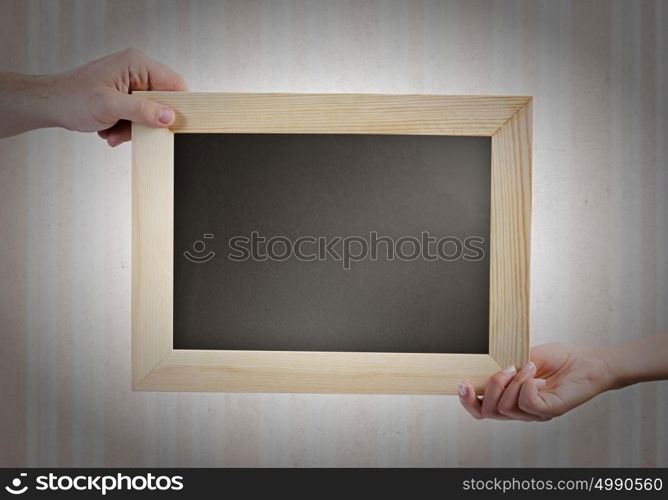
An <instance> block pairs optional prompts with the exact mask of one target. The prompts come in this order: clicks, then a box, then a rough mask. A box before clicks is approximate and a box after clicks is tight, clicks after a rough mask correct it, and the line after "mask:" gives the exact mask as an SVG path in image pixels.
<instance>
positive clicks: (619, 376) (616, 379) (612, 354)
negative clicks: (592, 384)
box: [600, 345, 634, 390]
mask: <svg viewBox="0 0 668 500" xmlns="http://www.w3.org/2000/svg"><path fill="white" fill-rule="evenodd" d="M626 351H627V349H625V346H624V345H612V346H606V347H603V348H601V349H600V356H601V358H602V359H603V361H604V362H605V364H606V366H607V370H608V376H607V380H606V386H607V390H614V389H622V388H624V387H626V386H628V385H631V384H633V383H634V381H633V380H632V379H631V377H629V371H628V370H627V369H626V365H627V364H628V361H627V357H628V356H627V352H626Z"/></svg>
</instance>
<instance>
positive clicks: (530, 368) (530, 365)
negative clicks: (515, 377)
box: [522, 361, 536, 373]
mask: <svg viewBox="0 0 668 500" xmlns="http://www.w3.org/2000/svg"><path fill="white" fill-rule="evenodd" d="M535 369H536V365H534V364H533V361H529V362H528V363H527V364H526V365H525V366H524V368H522V371H523V372H524V373H530V372H532V371H534V370H535Z"/></svg>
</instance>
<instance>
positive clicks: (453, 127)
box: [132, 92, 531, 394]
mask: <svg viewBox="0 0 668 500" xmlns="http://www.w3.org/2000/svg"><path fill="white" fill-rule="evenodd" d="M142 95H144V96H147V97H151V98H156V99H158V100H160V99H162V100H161V101H160V102H162V103H164V104H169V105H172V106H174V107H175V108H176V109H177V115H178V116H179V117H180V124H179V123H177V124H175V125H174V126H173V127H172V130H173V131H176V132H178V133H184V132H202V131H205V132H208V133H221V132H230V133H239V132H248V131H254V132H259V131H262V132H265V133H281V132H283V133H284V132H298V131H303V130H309V131H310V132H312V133H331V132H332V131H334V130H336V131H338V132H345V133H349V132H350V131H355V132H356V133H384V134H396V133H408V132H407V131H410V133H413V134H417V133H427V131H430V133H432V134H435V133H439V134H452V133H455V134H457V133H463V132H465V131H467V130H469V129H470V127H474V128H475V129H476V130H478V131H480V130H488V131H490V133H496V135H495V136H494V138H493V139H492V159H493V161H492V167H491V168H492V186H491V191H492V204H491V206H492V217H491V229H490V239H491V242H490V248H491V257H490V263H491V266H490V272H491V274H492V276H496V278H495V279H494V280H491V283H490V330H489V344H490V354H491V358H490V356H487V355H485V356H484V357H480V356H477V357H475V356H474V357H471V356H468V355H462V354H442V355H434V354H411V355H408V354H404V355H392V354H382V355H381V354H379V353H329V352H304V353H286V352H279V351H274V352H264V353H258V352H255V351H212V353H213V354H212V353H209V354H206V355H204V354H200V355H199V356H193V354H192V353H190V352H189V351H182V350H175V351H169V352H170V354H169V360H167V359H166V358H165V356H166V354H167V351H166V348H170V347H171V346H172V345H173V329H172V324H173V309H172V307H173V261H172V258H173V251H170V252H168V251H166V250H165V247H166V246H167V247H169V248H170V249H171V248H172V247H173V234H174V230H173V219H174V217H173V210H174V203H173V193H174V186H173V179H174V161H173V145H174V142H173V134H172V132H170V131H166V130H159V131H151V130H147V129H146V128H143V127H138V126H135V127H134V130H135V132H136V133H135V135H134V137H133V148H134V149H135V150H136V153H135V155H134V157H133V175H134V183H133V207H134V218H133V224H134V227H133V235H134V237H135V244H134V245H133V287H137V290H136V291H134V292H133V345H132V348H133V387H134V388H135V389H138V390H173V391H222V392H244V391H245V392H249V391H257V392H323V393H329V392H337V393H387V394H456V393H457V383H458V382H459V381H461V380H468V381H471V383H474V384H475V387H476V388H477V389H482V387H483V384H484V382H485V381H486V380H487V379H488V378H489V377H490V376H491V375H492V374H493V373H494V372H495V371H498V370H499V366H500V364H501V365H502V366H505V364H510V363H513V364H517V365H521V364H523V363H525V362H526V359H527V356H528V345H529V343H528V334H529V330H528V326H529V323H528V321H529V317H528V300H529V296H528V279H529V268H528V262H529V261H528V256H529V254H528V248H529V247H528V245H529V234H528V233H526V232H525V231H526V230H527V229H528V228H527V226H526V224H527V221H529V222H530V210H531V195H530V193H531V178H530V171H531V165H530V157H531V124H530V104H527V102H529V101H528V99H529V98H527V97H494V98H472V97H471V96H417V95H410V96H399V95H394V96H378V95H359V94H356V95H324V94H321V95H299V94H294V95H293V94H267V95H264V94H218V93H212V94H201V93H199V94H198V93H187V92H186V93H178V94H173V93H149V92H144V93H142ZM426 103H428V104H429V106H426ZM518 103H521V104H523V107H519V108H518V107H517V105H518ZM246 107H248V109H246ZM203 110H204V112H205V113H206V114H203ZM341 110H344V111H345V112H343V113H341ZM351 110H354V112H353V111H351ZM360 110H363V111H364V112H363V113H360ZM502 112H505V113H506V114H505V115H502V114H501V113H502ZM242 116H243V119H242V118H241V117H242ZM527 116H528V117H529V118H528V120H529V121H528V122H527ZM370 117H371V118H370ZM455 117H457V118H459V119H461V120H463V122H462V123H457V122H456V121H455ZM314 118H315V120H314ZM490 123H494V124H495V126H496V127H497V128H495V129H489V128H487V127H488V126H489V124H490ZM203 124H206V128H202V127H203ZM302 127H306V128H305V129H303V128H302ZM499 134H500V135H499ZM497 135H499V137H498V138H496V137H497ZM516 152H519V153H516ZM527 152H528V156H527ZM527 161H528V163H527ZM527 176H528V177H527ZM170 197H171V198H170ZM527 203H528V204H527ZM517 221H520V224H519V225H518V223H517ZM144 268H146V269H144ZM443 307H447V304H444V305H443ZM197 360H206V361H207V365H206V367H198V366H196V361H197ZM483 360H484V361H483Z"/></svg>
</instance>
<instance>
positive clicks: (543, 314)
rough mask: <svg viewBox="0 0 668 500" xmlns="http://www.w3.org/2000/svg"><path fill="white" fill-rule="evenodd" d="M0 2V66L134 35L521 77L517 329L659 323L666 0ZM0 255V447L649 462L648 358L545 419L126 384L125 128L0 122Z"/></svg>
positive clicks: (450, 405) (258, 83)
mask: <svg viewBox="0 0 668 500" xmlns="http://www.w3.org/2000/svg"><path fill="white" fill-rule="evenodd" d="M0 13H1V15H0V67H2V68H4V69H8V70H15V71H23V72H31V73H46V72H56V71H62V70H64V69H67V68H70V67H72V66H74V65H78V64H81V63H83V62H85V61H87V60H89V59H92V58H95V57H99V56H102V55H105V54H108V53H110V52H112V51H117V50H120V49H123V48H125V47H127V46H128V45H135V46H137V47H140V48H142V49H143V50H145V51H146V52H147V53H148V54H150V55H152V56H153V57H154V58H156V59H159V60H162V61H164V62H166V63H167V64H169V65H171V66H172V67H173V68H175V69H177V70H178V71H180V72H182V74H183V75H184V76H185V77H186V79H187V81H188V82H189V84H190V86H191V88H192V89H193V90H198V91H239V92H389V93H402V92H410V93H445V94H469V93H473V94H477V93H482V94H522V95H533V96H535V100H534V196H535V198H534V207H533V208H534V220H533V257H532V258H533V261H532V266H533V267H532V280H533V281H532V290H531V300H532V318H531V326H532V331H533V342H534V343H543V342H548V341H570V342H588V343H606V342H618V341H622V340H627V339H633V338H636V337H640V336H642V335H646V334H650V333H653V332H656V331H660V330H666V329H668V264H667V263H668V217H667V215H668V202H667V201H666V195H668V171H667V170H668V165H667V163H668V157H667V147H668V146H667V141H666V132H667V130H666V127H667V123H666V117H667V115H668V112H667V111H668V100H667V98H666V89H665V87H666V83H668V79H667V70H668V62H667V60H668V34H667V32H666V26H668V2H666V1H633V2H631V1H628V2H622V1H616V2H603V1H600V2H591V1H578V2H567V1H542V2H541V1H525V2H515V1H508V2H479V1H465V2H464V1H462V2H427V1H410V2H408V1H406V2H389V1H380V0H377V1H371V2H339V1H329V2H308V1H300V2H287V1H286V2H284V1H272V2H269V1H267V2H256V1H238V2H206V1H200V2H191V3H188V2H168V1H159V2H158V1H151V2H134V1H132V2H131V1H108V2H100V1H78V2H77V1H62V2H60V1H34V0H33V1H23V0H15V1H7V0H3V1H2V2H1V3H0ZM0 112H1V110H0ZM0 118H2V117H0ZM3 119H4V118H3ZM0 256H1V257H2V258H1V259H0V331H1V335H2V336H1V339H2V343H1V347H0V384H1V387H0V389H1V393H0V419H1V420H0V421H1V425H0V428H1V430H0V439H1V442H0V465H13V466H23V465H30V466H55V465H62V466H67V465H79V466H187V465H195V466H200V465H202V466H203V465H208V466H231V465H251V466H255V465H267V466H269V465H272V466H301V465H326V466H342V465H347V466H356V465H369V466H375V465H401V466H409V465H416V466H426V465H431V466H439V465H448V466H457V465H473V466H477V465H479V466H487V465H503V466H548V465H560V466H566V465H573V466H583V465H600V466H608V465H610V466H619V465H632V466H652V465H662V466H668V431H667V429H668V425H667V420H668V382H663V383H652V384H645V385H642V386H636V387H631V388H627V389H625V390H622V391H617V392H614V393H609V394H605V395H603V396H601V397H599V398H597V399H595V400H594V401H592V402H591V403H590V404H587V405H585V406H583V407H581V408H579V409H577V410H576V411H573V412H572V413H571V414H569V415H567V416H565V417H563V418H560V419H557V420H555V421H553V422H550V423H547V424H525V423H504V422H486V421H485V422H476V421H474V420H472V419H470V418H468V416H467V415H466V414H465V413H464V411H463V410H462V409H460V408H459V407H458V402H457V400H456V398H454V397H432V396H429V397H405V396H331V395H289V394H285V395H283V394H274V395H260V394H238V395H231V394H230V395H225V394H146V393H133V392H131V391H130V146H129V145H124V146H122V147H120V148H117V149H109V148H107V147H106V145H105V144H104V143H103V142H102V141H100V140H98V139H97V138H96V137H95V136H92V135H84V134H75V133H70V132H66V131H61V130H46V131H37V132H32V133H29V134H26V135H23V136H20V137H16V138H12V139H8V140H3V141H0ZM667 357H668V353H667Z"/></svg>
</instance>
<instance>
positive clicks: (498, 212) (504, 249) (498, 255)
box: [489, 100, 532, 367]
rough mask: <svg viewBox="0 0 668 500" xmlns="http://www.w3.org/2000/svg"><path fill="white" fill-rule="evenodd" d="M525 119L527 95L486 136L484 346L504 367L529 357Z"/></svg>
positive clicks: (529, 110) (528, 181)
mask: <svg viewBox="0 0 668 500" xmlns="http://www.w3.org/2000/svg"><path fill="white" fill-rule="evenodd" d="M531 120H532V101H531V100H529V101H528V102H527V103H526V104H525V105H524V106H523V107H522V108H521V109H520V110H519V111H517V112H516V113H515V114H514V115H513V116H512V117H511V118H510V119H509V120H508V121H507V122H506V123H504V124H503V125H502V126H501V127H500V128H499V130H498V131H497V132H496V133H495V134H494V135H493V136H492V213H491V226H490V285H489V304H490V308H489V352H490V355H491V356H492V357H493V358H494V359H495V360H496V361H497V362H498V363H499V364H500V365H501V366H504V367H505V366H509V365H515V366H518V367H522V366H524V364H525V363H526V362H527V361H528V360H529V280H530V262H531V143H532V136H531V133H532V132H531V130H532V127H531Z"/></svg>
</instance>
